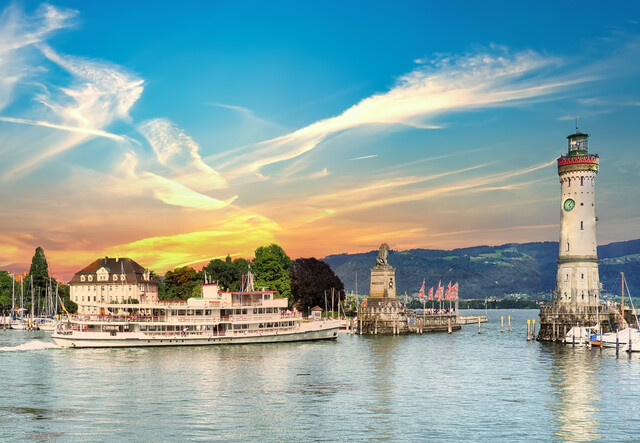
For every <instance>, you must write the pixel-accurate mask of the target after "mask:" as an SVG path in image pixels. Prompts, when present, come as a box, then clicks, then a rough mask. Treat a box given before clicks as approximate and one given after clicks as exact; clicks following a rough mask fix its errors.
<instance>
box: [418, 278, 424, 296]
mask: <svg viewBox="0 0 640 443" xmlns="http://www.w3.org/2000/svg"><path fill="white" fill-rule="evenodd" d="M418 297H420V298H424V279H423V280H422V287H421V288H420V292H418Z"/></svg>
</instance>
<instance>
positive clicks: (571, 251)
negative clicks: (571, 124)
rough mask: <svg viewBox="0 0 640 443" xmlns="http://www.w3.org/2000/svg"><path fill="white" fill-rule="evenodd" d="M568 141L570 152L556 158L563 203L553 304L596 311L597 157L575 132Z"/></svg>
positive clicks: (579, 134) (597, 301)
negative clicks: (590, 308) (593, 308)
mask: <svg viewBox="0 0 640 443" xmlns="http://www.w3.org/2000/svg"><path fill="white" fill-rule="evenodd" d="M576 129H577V128H576ZM567 139H568V140H569V151H568V153H567V155H563V156H561V157H560V158H558V175H559V176H560V189H561V195H562V200H561V207H560V213H561V216H560V250H559V254H558V276H557V279H556V293H555V300H554V302H555V303H554V304H555V305H556V306H565V307H567V308H569V307H574V308H581V307H587V306H589V307H596V306H598V305H599V304H600V277H599V274H598V253H597V245H598V244H597V242H596V225H597V224H598V218H597V217H596V174H597V173H598V155H597V154H589V135H588V134H583V133H581V132H579V131H576V133H575V134H571V135H569V136H568V137H567Z"/></svg>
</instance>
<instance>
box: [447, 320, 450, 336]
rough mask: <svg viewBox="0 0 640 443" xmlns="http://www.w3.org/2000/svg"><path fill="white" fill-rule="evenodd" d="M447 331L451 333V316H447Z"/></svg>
mask: <svg viewBox="0 0 640 443" xmlns="http://www.w3.org/2000/svg"><path fill="white" fill-rule="evenodd" d="M447 332H448V333H449V334H451V317H449V327H448V328H447Z"/></svg>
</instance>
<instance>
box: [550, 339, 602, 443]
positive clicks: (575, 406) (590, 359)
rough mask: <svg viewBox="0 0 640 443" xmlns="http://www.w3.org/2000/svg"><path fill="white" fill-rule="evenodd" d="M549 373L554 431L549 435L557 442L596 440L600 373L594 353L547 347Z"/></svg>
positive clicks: (555, 346) (562, 347) (597, 359)
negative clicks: (550, 361) (549, 364)
mask: <svg viewBox="0 0 640 443" xmlns="http://www.w3.org/2000/svg"><path fill="white" fill-rule="evenodd" d="M546 351H548V352H549V353H550V354H551V355H550V357H551V359H552V370H551V374H550V378H549V381H550V383H551V388H552V392H553V398H554V400H555V401H554V402H553V404H552V405H551V410H552V411H553V415H554V418H555V420H554V421H555V423H556V426H557V428H556V429H555V430H554V433H553V435H554V436H555V437H556V438H558V439H560V440H564V441H567V440H570V441H589V440H596V439H600V438H601V437H602V436H601V435H600V433H599V428H600V421H599V418H598V413H599V412H600V410H599V408H598V404H599V402H600V383H599V381H598V379H597V378H596V374H597V373H598V371H600V370H601V358H599V356H598V355H597V351H592V350H590V349H588V348H583V347H570V346H564V345H559V344H549V345H548V348H546Z"/></svg>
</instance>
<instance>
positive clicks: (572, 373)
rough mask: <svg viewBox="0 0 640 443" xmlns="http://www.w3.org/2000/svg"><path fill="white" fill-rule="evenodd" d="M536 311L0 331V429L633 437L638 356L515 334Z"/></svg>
mask: <svg viewBox="0 0 640 443" xmlns="http://www.w3.org/2000/svg"><path fill="white" fill-rule="evenodd" d="M509 314H511V315H512V325H513V331H512V332H504V333H500V315H504V316H505V324H506V322H507V319H506V316H507V315H509ZM536 316H537V311H515V312H506V311H503V312H500V311H489V319H490V323H488V324H483V325H482V329H483V330H482V333H481V334H478V333H477V326H476V325H467V326H464V327H463V330H462V331H460V332H457V333H454V334H452V335H448V334H428V335H427V334H425V335H422V336H405V337H381V336H379V337H366V336H348V335H343V334H341V335H340V336H339V339H338V341H337V342H317V343H297V344H275V345H247V346H229V347H200V348H198V347H194V348H165V349H116V350H108V349H96V350H91V349H84V350H83V349H61V348H57V347H56V346H55V345H54V344H53V343H52V342H51V340H50V337H49V335H48V334H47V333H43V332H36V333H34V332H26V331H0V374H2V380H3V386H4V392H5V395H2V396H0V441H24V440H29V441H87V440H89V441H114V440H116V441H176V440H184V439H189V440H206V441H210V440H224V441H247V440H260V441H296V442H297V441H304V440H314V441H318V440H319V441H335V440H352V441H362V440H381V441H419V440H435V441H438V440H440V441H524V440H528V441H531V440H534V441H590V440H598V441H611V440H624V439H635V438H637V435H638V432H639V431H640V422H639V421H638V413H639V412H640V410H639V409H640V408H639V407H638V406H637V397H638V394H639V392H640V388H639V387H638V383H639V381H640V356H639V355H632V356H631V357H629V356H627V355H621V357H620V358H617V359H616V357H615V351H610V350H605V351H602V352H601V351H597V350H589V349H585V348H579V347H575V348H574V347H563V346H561V345H554V344H543V343H537V342H527V341H526V319H527V318H535V317H536ZM505 329H506V326H505Z"/></svg>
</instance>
